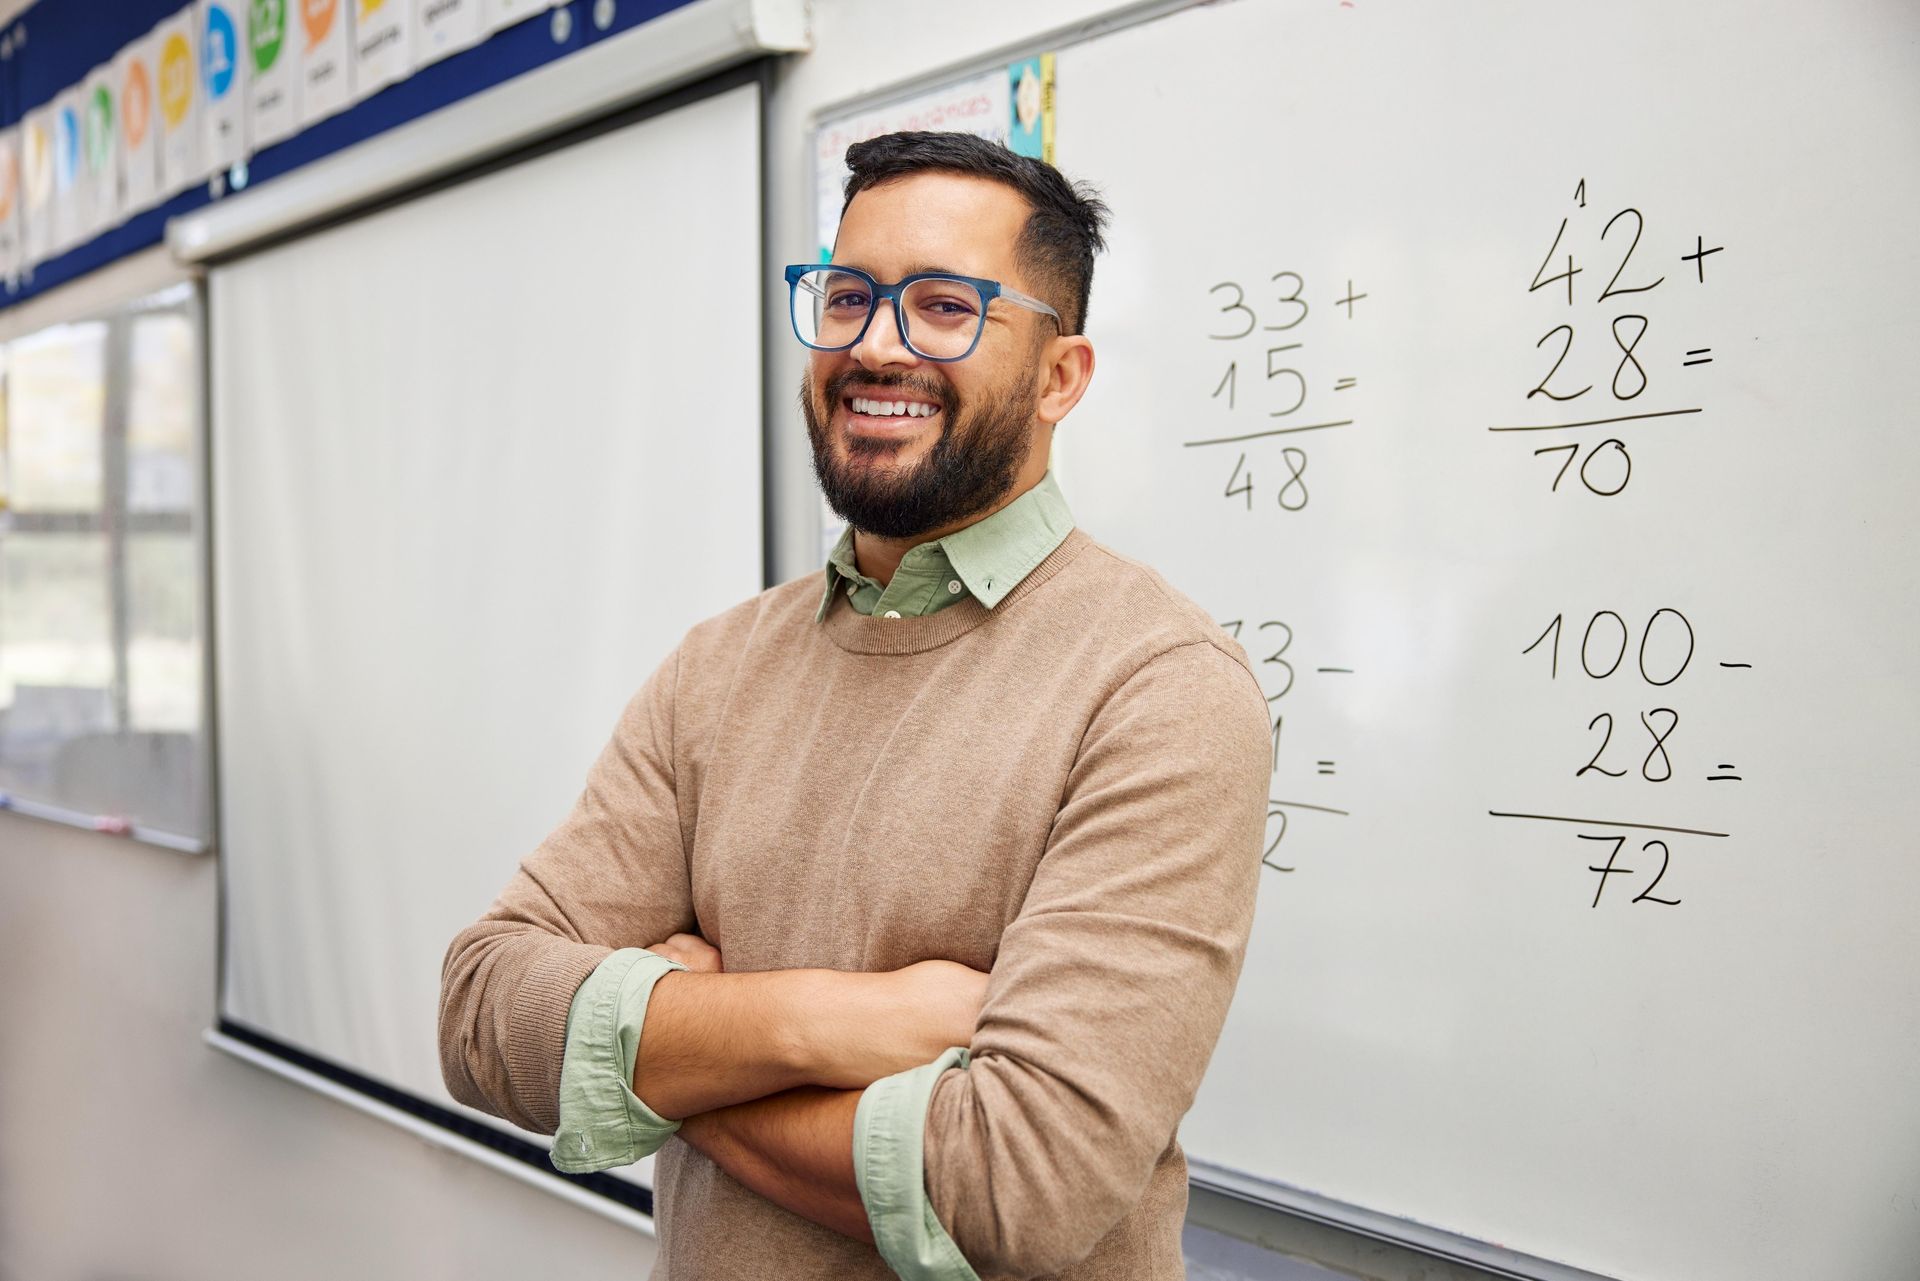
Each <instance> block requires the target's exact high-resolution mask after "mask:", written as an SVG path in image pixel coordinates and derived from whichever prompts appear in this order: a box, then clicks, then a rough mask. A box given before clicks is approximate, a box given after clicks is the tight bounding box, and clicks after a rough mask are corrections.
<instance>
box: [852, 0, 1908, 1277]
mask: <svg viewBox="0 0 1920 1281" xmlns="http://www.w3.org/2000/svg"><path fill="white" fill-rule="evenodd" d="M1057 82H1058V92H1057V117H1058V118H1057V145H1058V152H1057V158H1058V163H1059V164H1060V165H1061V167H1062V168H1063V169H1064V170H1065V171H1066V172H1067V173H1068V174H1069V175H1070V176H1073V177H1077V178H1083V179H1087V180H1090V181H1092V182H1094V183H1095V184H1096V185H1098V186H1099V187H1101V188H1102V189H1103V191H1104V193H1105V195H1106V197H1107V199H1108V200H1109V201H1110V202H1111V205H1112V207H1113V210H1114V215H1115V221H1114V225H1113V229H1112V236H1111V251H1110V252H1109V253H1108V254H1107V255H1106V257H1105V258H1104V259H1102V260H1101V262H1100V265H1099V267H1098V269H1097V271H1096V275H1095V281H1094V288H1093V299H1092V309H1091V313H1090V317H1089V333H1090V335H1091V336H1092V338H1093V340H1094V343H1095V346H1096V349H1097V351H1098V356H1099V366H1098V370H1097V372H1096V374H1095V377H1094V380H1093V384H1092V389H1091V391H1090V392H1089V394H1088V396H1087V397H1086V399H1085V401H1084V402H1083V403H1082V405H1081V406H1080V408H1079V409H1078V410H1077V412H1076V413H1075V414H1074V415H1073V417H1072V418H1071V419H1069V420H1068V421H1067V422H1066V423H1065V424H1064V425H1063V427H1062V429H1061V431H1060V433H1059V435H1058V438H1057V440H1056V445H1055V463H1056V470H1057V472H1058V474H1059V475H1060V477H1061V480H1062V484H1063V487H1064V489H1065V492H1066V495H1067V497H1068V499H1069V501H1070V502H1071V503H1072V505H1073V508H1074V511H1075V514H1076V516H1077V518H1078V519H1079V521H1080V523H1081V525H1082V526H1083V527H1084V528H1086V529H1087V530H1088V531H1089V532H1090V533H1091V534H1093V535H1094V536H1095V537H1097V538H1099V539H1102V540H1103V541H1105V542H1107V543H1109V544H1110V545H1113V546H1115V547H1116V548H1118V549H1119V550H1121V551H1123V552H1125V553H1128V554H1130V555H1135V556H1138V557H1140V558H1142V559H1145V560H1146V561H1148V562H1150V563H1151V564H1153V565H1154V566H1155V567H1157V568H1158V569H1160V570H1161V571H1162V572H1163V573H1165V574H1166V575H1167V576H1168V577H1169V578H1170V579H1171V580H1172V581H1173V582H1174V583H1175V584H1176V585H1177V586H1179V587H1180V588H1182V589H1183V590H1184V591H1186V592H1187V593H1189V594H1190V595H1192V596H1193V597H1194V598H1195V599H1197V600H1198V601H1200V602H1201V603H1202V604H1203V605H1204V606H1205V607H1206V608H1208V609H1209V610H1211V611H1212V612H1213V613H1214V615H1215V616H1216V617H1217V618H1218V619H1220V620H1221V621H1222V622H1223V623H1227V624H1233V625H1235V626H1234V630H1236V631H1237V633H1238V635H1239V636H1240V638H1241V640H1242V642H1243V643H1244V644H1245V646H1246V648H1247V650H1248V654H1249V657H1250V658H1251V659H1252V660H1253V662H1254V665H1255V666H1256V668H1257V669H1258V671H1259V673H1260V676H1261V679H1262V683H1263V685H1264V687H1265V690H1266V692H1267V693H1268V694H1269V695H1271V696H1272V697H1271V698H1270V705H1271V707H1272V709H1273V714H1274V718H1275V722H1276V749H1275V768H1274V775H1273V785H1272V793H1271V795H1272V798H1273V805H1272V807H1271V818H1270V821H1269V826H1268V840H1269V841H1270V842H1271V844H1270V846H1269V849H1268V853H1267V861H1268V864H1269V870H1268V871H1267V873H1266V874H1265V878H1264V881H1263V886H1262V889H1261V894H1260V901H1259V906H1258V913H1257V921H1256V924H1255V927H1254V933H1253V938H1252V941H1251V945H1250V948H1249V951H1248V955H1247V961H1246V967H1245V970H1244V972H1243V975H1242V978H1241V982H1240V988H1239V992H1238V995H1237V998H1236V1001H1235V1004H1234V1007H1233V1011H1232V1014H1231V1016H1230V1019H1229V1021H1228V1025H1227V1028H1226V1031H1225V1034H1224V1036H1223V1038H1222V1040H1221V1042H1220V1045H1219V1048H1218V1051H1217V1053H1216V1054H1215V1057H1214V1060H1213V1064H1212V1069H1211V1072H1210V1074H1209V1076H1208V1078H1207V1080H1206V1083H1205V1085H1204V1087H1203V1089H1202V1091H1201V1094H1200V1097H1199V1099H1198V1101H1197V1102H1196V1104H1195V1105H1194V1108H1193V1110H1192V1112H1191V1113H1190V1114H1189V1115H1188V1117H1187V1118H1186V1119H1185V1121H1184V1122H1183V1125H1182V1129H1181V1136H1182V1141H1183V1143H1184V1144H1185V1146H1186V1148H1187V1150H1188V1152H1189V1155H1190V1157H1191V1158H1192V1159H1193V1162H1194V1166H1195V1171H1196V1174H1197V1175H1198V1176H1199V1177H1202V1178H1203V1179H1205V1180H1207V1181H1209V1182H1213V1183H1216V1184H1223V1185H1225V1186H1230V1187H1233V1188H1235V1189H1236V1190H1240V1191H1243V1192H1249V1193H1251V1194H1253V1195H1263V1196H1266V1197H1268V1198H1269V1199H1271V1200H1275V1201H1277V1202H1280V1203H1282V1204H1293V1205H1303V1206H1307V1207H1310V1208H1313V1207H1318V1208H1320V1209H1321V1210H1324V1211H1325V1212H1327V1213H1328V1214H1329V1216H1330V1217H1335V1218H1338V1217H1340V1215H1341V1213H1342V1211H1341V1209H1340V1207H1345V1208H1346V1210H1345V1213H1346V1214H1347V1217H1348V1218H1349V1220H1350V1221H1355V1222H1370V1223H1372V1224H1374V1225H1375V1226H1378V1225H1379V1224H1381V1223H1385V1222H1388V1221H1390V1220H1397V1221H1398V1222H1399V1224H1400V1226H1399V1228H1397V1229H1394V1232H1395V1234H1396V1235H1401V1236H1403V1237H1405V1238H1407V1239H1412V1240H1427V1241H1435V1240H1442V1239H1444V1238H1445V1237H1446V1236H1447V1235H1448V1234H1457V1235H1458V1236H1459V1237H1462V1238H1467V1239H1468V1242H1469V1243H1471V1242H1480V1243H1488V1244H1487V1246H1486V1248H1485V1249H1483V1250H1480V1251H1479V1252H1478V1253H1477V1255H1476V1253H1475V1251H1474V1250H1472V1249H1467V1250H1465V1254H1467V1255H1469V1256H1473V1257H1480V1258H1483V1259H1493V1258H1496V1257H1505V1254H1506V1252H1509V1251H1510V1252H1515V1253H1517V1254H1518V1255H1521V1256H1525V1258H1524V1259H1520V1260H1518V1261H1516V1262H1513V1266H1514V1267H1515V1268H1516V1269H1517V1270H1519V1271H1522V1272H1529V1273H1532V1274H1535V1275H1567V1274H1568V1270H1574V1269H1577V1270H1584V1271H1589V1272H1594V1273H1600V1274H1604V1275H1607V1276H1614V1277H1622V1278H1648V1279H1660V1281H1710V1279H1716V1278H1724V1279H1727V1281H1736V1279H1737V1281H1751V1279H1753V1278H1773V1277H1779V1278H1797V1277H1807V1276H1820V1277H1832V1278H1892V1277H1909V1276H1913V1275H1915V1272H1916V1267H1920V1265H1917V1264H1916V1262H1915V1260H1916V1259H1920V1091H1916V1090H1915V1088H1914V1083H1915V1081H1916V1079H1920V1075H1917V1069H1920V946H1916V944H1917V943H1920V914H1916V912H1915V910H1914V904H1915V903H1916V902H1920V860H1915V859H1914V858H1913V857H1912V856H1911V849H1910V847H1911V845H1912V840H1911V837H1910V835H1909V831H1910V829H1911V827H1912V821H1911V820H1912V819H1913V817H1914V814H1915V805H1914V803H1913V801H1912V799H1911V791H1912V785H1911V783H1910V781H1909V780H1910V779H1911V778H1912V777H1913V775H1914V772H1915V769H1916V767H1917V766H1920V751H1916V748H1915V735H1914V731H1913V728H1912V727H1913V726H1914V725H1915V724H1916V723H1920V694H1917V693H1916V690H1917V688H1920V686H1917V683H1916V680H1915V677H1914V675H1913V671H1912V662H1911V654H1912V649H1913V640H1912V638H1913V636H1914V635H1915V627H1916V624H1920V607H1917V606H1916V594H1915V592H1914V566H1915V565H1916V563H1920V562H1916V552H1920V546H1916V542H1917V541H1920V540H1917V539H1916V531H1917V530H1920V515H1916V511H1915V506H1914V503H1913V499H1912V486H1913V483H1914V477H1915V476H1916V475H1920V468H1917V466H1916V465H1917V464H1920V440H1917V439H1916V433H1915V430H1914V428H1915V426H1916V424H1915V422H1914V418H1915V414H1914V411H1913V408H1912V406H1913V395H1912V393H1911V391H1910V390H1908V389H1907V388H1906V387H1905V386H1904V385H1903V378H1904V376H1903V375H1901V374H1899V373H1898V372H1897V371H1899V370H1901V369H1904V368H1908V367H1910V366H1911V363H1912V357H1911V351H1912V349H1913V348H1914V346H1915V344H1916V342H1917V341H1920V318H1917V317H1916V312H1915V310H1914V307H1913V303H1912V301H1911V300H1912V298H1913V297H1914V295H1915V291H1916V286H1920V259H1917V258H1916V244H1920V241H1916V238H1915V237H1914V235H1913V232H1912V225H1913V220H1914V215H1913V212H1912V210H1913V201H1914V197H1915V195H1916V194H1917V193H1920V8H1916V6H1913V5H1912V4H1908V3H1895V2H1893V0H1869V2H1868V3H1862V4H1858V5H1848V6H1825V5H1822V6H1814V5H1807V4H1788V3H1784V2H1773V0H1769V2H1767V3H1734V2H1733V0H1718V2H1716V3H1702V4H1697V5H1685V6H1680V5H1671V4H1662V3H1654V2H1652V0H1630V2H1621V3H1610V4H1606V5H1600V4H1587V5H1579V6H1575V5H1567V4H1556V5H1541V4H1522V3H1518V2H1517V0H1516V2H1513V3H1492V2H1483V3H1477V4H1473V5H1471V6H1463V5H1423V4H1416V3H1411V2H1402V3H1389V2H1385V0H1356V2H1354V3H1335V0H1316V2H1315V3H1311V4H1309V3H1291V4H1272V3H1252V2H1251V0H1246V2H1242V3H1232V4H1214V5H1207V6H1204V7H1199V8H1195V9H1191V10H1186V11H1182V12H1179V13H1176V14H1174V15H1173V16H1170V17H1165V18H1161V19H1157V20H1154V21H1151V22H1147V23H1144V24H1141V25H1135V26H1132V27H1128V28H1124V29H1121V30H1118V31H1114V32H1110V33H1107V34H1103V35H1100V36H1098V37H1097V38H1094V39H1091V40H1088V41H1086V42H1084V43H1081V44H1077V45H1072V46H1069V47H1065V48H1062V49H1060V50H1059V51H1058V60H1057ZM918 88H920V89H922V90H924V88H925V87H924V86H920V87H918ZM867 109H870V106H869V107H868V108H867ZM831 124H832V121H830V120H829V121H823V128H825V127H830V126H831ZM1563 224H1564V225H1563ZM1569 257H1571V259H1572V263H1571V267H1572V268H1573V269H1574V270H1573V273H1572V274H1571V275H1562V274H1561V273H1563V272H1565V271H1566V270H1567V269H1568V267H1569V263H1568V259H1569ZM1536 286H1537V287H1536ZM1603 294H1606V295H1607V296H1605V297H1602V295H1603ZM1563 349H1564V350H1563ZM1579 423H1585V424H1589V425H1584V426H1576V425H1574V424H1579ZM1523 428H1524V429H1527V430H1520V429H1523ZM1590 671H1591V672H1592V673H1594V674H1593V675H1590V674H1589V672H1590ZM1589 766H1591V768H1588V767H1589ZM1609 866H1611V868H1612V869H1613V870H1612V871H1610V872H1609V871H1595V870H1591V869H1596V868H1599V869H1605V868H1608V867H1609ZM1628 869H1630V870H1628Z"/></svg>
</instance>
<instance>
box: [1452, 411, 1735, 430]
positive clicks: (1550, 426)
mask: <svg viewBox="0 0 1920 1281" xmlns="http://www.w3.org/2000/svg"><path fill="white" fill-rule="evenodd" d="M1699 412H1700V411H1699V410H1698V409H1656V410H1654V411H1653V412H1652V413H1646V414H1621V415H1620V416H1619V417H1618V418H1588V419H1586V420H1584V421H1582V422H1577V423H1534V424H1532V425H1531V426H1527V427H1489V428H1487V430H1488V431H1564V430H1566V429H1567V428H1569V427H1602V426H1605V425H1606V424H1607V423H1630V422H1633V421H1634V420H1635V419H1639V418H1671V417H1673V416H1674V415H1675V414H1697V413H1699Z"/></svg>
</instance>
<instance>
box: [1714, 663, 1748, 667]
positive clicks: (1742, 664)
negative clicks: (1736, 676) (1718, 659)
mask: <svg viewBox="0 0 1920 1281" xmlns="http://www.w3.org/2000/svg"><path fill="white" fill-rule="evenodd" d="M1720 666H1722V667H1752V666H1753V664H1752V663H1722V664H1720Z"/></svg>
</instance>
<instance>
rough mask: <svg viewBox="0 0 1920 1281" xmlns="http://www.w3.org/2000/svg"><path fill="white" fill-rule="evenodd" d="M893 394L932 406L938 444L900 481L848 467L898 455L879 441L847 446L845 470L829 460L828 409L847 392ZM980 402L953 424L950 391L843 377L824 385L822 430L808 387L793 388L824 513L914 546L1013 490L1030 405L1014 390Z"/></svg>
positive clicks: (1029, 444) (1027, 444) (892, 378)
mask: <svg viewBox="0 0 1920 1281" xmlns="http://www.w3.org/2000/svg"><path fill="white" fill-rule="evenodd" d="M856 382H857V383H859V384H861V385H862V386H865V387H876V388H887V387H898V388H905V389H907V390H910V391H913V392H915V393H917V394H919V395H922V396H927V397H929V398H931V399H934V400H938V401H939V402H940V421H941V428H940V438H939V439H938V440H936V441H934V443H933V448H932V449H931V450H929V451H928V452H927V456H926V457H925V458H923V459H922V460H921V461H920V462H919V464H918V465H916V466H914V467H913V468H912V469H910V470H908V471H906V472H905V473H903V474H899V475H892V476H882V475H879V474H876V473H875V472H873V471H872V470H870V469H868V468H865V467H860V466H856V465H853V464H854V463H857V462H858V460H859V458H860V456H861V455H868V456H871V457H878V456H880V455H884V454H888V453H891V452H893V451H894V450H897V449H899V448H900V446H899V445H897V444H893V443H891V442H887V441H877V440H863V439H848V440H847V441H846V444H847V448H848V452H849V453H850V454H852V455H853V458H852V459H851V460H849V462H845V463H843V462H841V461H840V460H839V459H838V458H837V457H836V456H835V454H834V451H833V448H832V445H833V442H832V441H830V440H829V439H828V438H827V430H828V425H829V423H831V421H832V416H833V411H834V408H835V407H837V406H838V405H839V404H840V401H841V400H842V399H843V398H844V396H845V394H846V393H845V390H844V389H845V388H846V387H847V385H848V384H851V383H856ZM1024 385H1025V384H1024V382H1023V381H1021V380H1016V381H1015V383H1014V388H1015V390H1013V391H1010V392H1009V393H1007V394H1006V395H1003V396H1001V397H999V398H998V399H995V400H991V401H987V402H984V403H982V404H981V405H980V407H979V408H978V409H975V410H973V411H972V412H970V413H967V414H966V415H965V416H964V417H962V416H959V410H960V405H959V401H958V398H957V397H955V396H954V394H953V389H952V388H951V387H949V386H947V385H946V384H944V383H941V384H937V385H934V384H929V383H925V382H920V381H918V380H916V379H914V378H912V377H911V376H909V375H907V374H899V373H896V374H874V373H868V372H867V371H865V370H847V371H846V372H844V373H839V374H835V375H834V376H833V377H832V378H830V379H828V380H827V386H826V397H825V400H826V405H827V419H828V421H827V422H822V421H821V419H820V414H819V411H818V410H817V408H816V407H815V404H814V396H813V387H812V383H811V380H807V381H804V382H803V383H802V384H801V387H800V408H801V411H802V413H804V414H805V415H806V420H807V439H808V440H810V441H811V442H812V443H813V474H814V476H815V477H816V478H817V479H818V480H819V482H820V490H821V492H822V493H824V494H825V495H826V499H827V505H828V506H829V507H831V508H833V510H834V512H835V514H837V515H838V516H839V517H840V519H842V520H844V521H846V522H847V524H849V525H851V526H853V527H854V528H855V529H857V530H859V531H860V532H862V533H865V534H873V535H875V536H877V537H880V538H901V539H905V538H918V537H920V536H921V535H922V534H925V533H928V532H929V531H931V530H935V529H942V528H945V527H946V526H949V525H956V524H959V523H961V522H963V521H965V520H966V519H967V518H968V517H969V516H974V515H976V514H978V513H980V512H983V511H986V510H987V509H988V508H989V507H992V506H993V505H994V504H996V503H998V502H999V501H1000V500H1001V499H1002V498H1004V497H1005V496H1006V493H1007V491H1008V490H1009V489H1012V488H1013V482H1014V479H1015V478H1016V477H1017V476H1018V475H1019V474H1020V468H1021V467H1022V466H1023V465H1024V464H1025V463H1026V461H1027V454H1028V452H1029V451H1030V450H1031V449H1032V448H1033V409H1034V407H1033V404H1032V402H1031V401H1027V402H1026V403H1022V402H1021V399H1020V392H1019V389H1020V388H1021V387H1023V386H1024Z"/></svg>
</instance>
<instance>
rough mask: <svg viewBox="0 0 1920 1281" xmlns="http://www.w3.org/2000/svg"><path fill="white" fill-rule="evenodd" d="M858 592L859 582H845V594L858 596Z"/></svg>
mask: <svg viewBox="0 0 1920 1281" xmlns="http://www.w3.org/2000/svg"><path fill="white" fill-rule="evenodd" d="M859 594H860V584H858V583H848V584H847V595H849V596H858V595H859Z"/></svg>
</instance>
